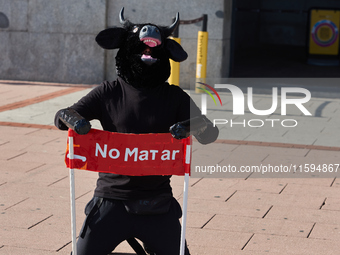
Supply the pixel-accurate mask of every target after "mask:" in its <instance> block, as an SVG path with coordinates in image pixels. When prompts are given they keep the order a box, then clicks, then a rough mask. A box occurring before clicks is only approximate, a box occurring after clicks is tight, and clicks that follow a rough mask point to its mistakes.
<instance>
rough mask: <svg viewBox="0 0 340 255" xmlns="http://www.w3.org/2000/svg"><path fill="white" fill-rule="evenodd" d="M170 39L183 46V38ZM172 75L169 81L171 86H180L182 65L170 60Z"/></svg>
mask: <svg viewBox="0 0 340 255" xmlns="http://www.w3.org/2000/svg"><path fill="white" fill-rule="evenodd" d="M170 39H172V40H174V41H176V42H178V43H179V44H181V38H177V37H170ZM170 67H171V74H170V77H169V79H168V82H169V84H172V85H176V86H179V73H180V63H179V62H175V61H173V60H172V59H170Z"/></svg>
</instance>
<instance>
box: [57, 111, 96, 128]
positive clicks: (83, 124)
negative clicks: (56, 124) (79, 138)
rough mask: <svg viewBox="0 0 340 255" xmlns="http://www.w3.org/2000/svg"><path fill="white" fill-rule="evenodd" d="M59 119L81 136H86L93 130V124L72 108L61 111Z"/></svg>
mask: <svg viewBox="0 0 340 255" xmlns="http://www.w3.org/2000/svg"><path fill="white" fill-rule="evenodd" d="M59 119H60V120H61V121H62V122H63V123H64V124H65V125H66V126H67V127H68V128H71V129H73V130H74V131H75V132H76V133H77V134H79V135H86V134H87V133H88V132H90V130H91V124H90V122H89V121H88V120H86V119H85V118H84V117H82V116H81V115H80V114H79V113H78V112H76V111H75V110H73V109H72V108H67V109H63V110H61V111H59Z"/></svg>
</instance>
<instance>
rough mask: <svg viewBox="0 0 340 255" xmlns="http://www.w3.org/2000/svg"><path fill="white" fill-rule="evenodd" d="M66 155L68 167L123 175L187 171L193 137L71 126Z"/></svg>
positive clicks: (180, 173)
mask: <svg viewBox="0 0 340 255" xmlns="http://www.w3.org/2000/svg"><path fill="white" fill-rule="evenodd" d="M68 136H69V137H71V138H72V140H73V151H74V152H73V155H70V150H69V142H68V144H67V150H66V155H65V163H66V166H67V167H68V168H72V169H83V170H89V171H96V172H104V173H113V174H121V175H132V176H145V175H184V174H185V173H190V160H191V138H190V137H188V138H186V139H182V140H177V139H175V138H173V137H172V136H171V134H170V133H164V134H163V133H162V134H122V133H114V132H107V131H101V130H96V129H91V131H90V132H89V133H88V134H87V135H78V134H77V133H75V132H74V131H73V130H71V129H70V130H69V133H68Z"/></svg>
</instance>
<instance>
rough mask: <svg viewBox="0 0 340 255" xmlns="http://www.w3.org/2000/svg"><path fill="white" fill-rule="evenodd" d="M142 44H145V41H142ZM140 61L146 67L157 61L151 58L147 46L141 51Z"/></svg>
mask: <svg viewBox="0 0 340 255" xmlns="http://www.w3.org/2000/svg"><path fill="white" fill-rule="evenodd" d="M144 43H145V41H144ZM141 60H142V61H143V62H144V63H145V64H147V65H152V64H154V63H156V62H157V60H158V59H157V58H153V57H151V49H150V47H148V46H147V47H146V49H145V50H144V51H143V55H142V57H141Z"/></svg>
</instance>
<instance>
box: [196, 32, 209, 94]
mask: <svg viewBox="0 0 340 255" xmlns="http://www.w3.org/2000/svg"><path fill="white" fill-rule="evenodd" d="M207 56H208V32H205V31H198V39H197V60H196V87H200V84H197V82H202V83H205V78H206V77H207ZM196 93H202V90H200V89H196Z"/></svg>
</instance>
